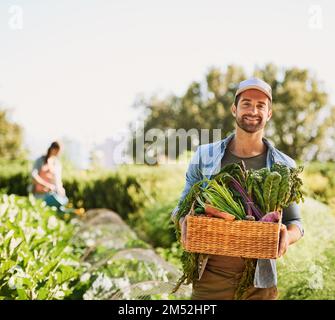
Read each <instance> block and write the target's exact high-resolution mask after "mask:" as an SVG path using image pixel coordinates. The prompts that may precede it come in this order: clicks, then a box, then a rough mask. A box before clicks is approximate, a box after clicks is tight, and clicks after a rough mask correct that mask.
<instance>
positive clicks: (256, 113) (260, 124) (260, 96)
mask: <svg viewBox="0 0 335 320" xmlns="http://www.w3.org/2000/svg"><path fill="white" fill-rule="evenodd" d="M232 112H233V115H234V114H235V119H236V123H237V125H238V126H239V127H240V128H241V129H243V130H244V131H246V132H249V133H254V132H257V131H259V130H262V129H263V128H264V127H265V125H266V122H267V120H268V119H270V118H271V116H272V110H271V108H270V100H269V98H268V97H267V96H266V95H265V94H264V93H263V92H261V91H259V90H256V89H250V90H246V91H244V92H242V93H241V96H240V100H239V102H238V105H237V106H235V105H233V107H232Z"/></svg>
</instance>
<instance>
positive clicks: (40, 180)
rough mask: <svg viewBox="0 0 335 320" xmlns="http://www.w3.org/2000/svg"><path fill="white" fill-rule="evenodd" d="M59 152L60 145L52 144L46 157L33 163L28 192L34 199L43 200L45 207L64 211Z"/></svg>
mask: <svg viewBox="0 0 335 320" xmlns="http://www.w3.org/2000/svg"><path fill="white" fill-rule="evenodd" d="M60 152H61V146H60V144H59V143H58V142H57V141H55V142H52V143H51V145H50V147H49V148H48V150H47V153H46V155H43V156H41V157H39V158H38V159H37V160H36V161H35V163H34V166H33V170H32V173H31V176H32V186H31V189H30V191H31V192H32V193H33V194H34V196H35V197H36V198H38V199H42V200H44V201H45V202H46V204H47V205H49V206H55V207H57V209H58V210H60V211H64V206H65V205H66V204H67V203H68V198H67V197H66V194H65V189H64V187H63V183H62V164H61V162H60V160H59V159H58V156H59V154H60Z"/></svg>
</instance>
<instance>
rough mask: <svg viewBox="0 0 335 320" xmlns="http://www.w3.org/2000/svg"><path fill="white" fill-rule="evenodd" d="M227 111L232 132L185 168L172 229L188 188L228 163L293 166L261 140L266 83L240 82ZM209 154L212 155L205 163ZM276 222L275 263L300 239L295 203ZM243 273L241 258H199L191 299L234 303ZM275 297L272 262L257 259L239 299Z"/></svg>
mask: <svg viewBox="0 0 335 320" xmlns="http://www.w3.org/2000/svg"><path fill="white" fill-rule="evenodd" d="M231 111H232V114H233V116H234V117H235V121H236V132H235V133H232V134H231V135H229V136H228V137H226V138H225V139H223V140H220V141H217V142H214V143H211V144H205V145H201V146H199V147H198V149H197V151H196V152H195V155H194V157H193V158H192V160H191V163H190V165H189V167H188V170H187V173H186V184H185V188H184V190H183V193H182V195H181V198H180V200H179V202H178V206H177V207H176V208H175V209H174V210H173V212H172V220H173V221H174V222H175V223H177V222H176V221H175V217H176V214H177V212H178V208H179V205H180V204H181V202H182V201H183V199H184V198H185V196H186V195H187V193H188V192H189V190H190V188H191V187H192V185H193V184H195V183H196V182H198V181H200V180H202V179H203V178H204V177H207V178H209V179H210V178H211V177H212V176H213V175H214V174H215V173H217V172H218V171H219V170H220V169H221V168H222V167H223V166H225V165H227V164H229V163H237V162H240V161H241V160H243V161H244V162H245V164H246V167H247V169H251V168H252V169H261V168H264V167H271V166H272V165H273V164H274V163H276V162H280V163H283V164H285V165H287V166H289V167H295V166H296V164H295V161H294V160H293V159H291V158H290V157H289V156H287V155H286V154H284V153H283V152H281V151H279V150H278V149H276V148H275V147H274V146H273V145H272V144H271V143H270V142H269V141H268V140H267V139H266V138H265V137H264V128H265V126H266V123H267V122H268V121H269V120H270V119H271V117H272V90H271V87H270V86H269V85H268V84H267V83H266V82H264V81H263V80H261V79H258V78H251V79H247V80H245V81H242V82H240V84H239V86H238V89H237V91H236V94H235V101H234V104H233V105H232V108H231ZM209 154H213V155H214V157H212V158H211V161H208V155H209ZM213 159H214V160H213ZM206 163H207V164H206ZM205 164H206V165H205ZM282 222H283V225H282V228H281V231H280V244H279V249H278V250H279V252H278V254H279V257H280V256H282V255H284V254H285V252H286V251H287V249H288V247H289V245H291V244H293V243H295V242H296V241H298V240H299V239H300V238H301V237H302V236H303V233H304V230H303V227H302V223H301V219H300V212H299V207H298V205H297V204H296V203H294V204H293V205H291V206H289V207H287V208H285V209H284V210H283V219H282ZM178 223H179V226H180V228H181V230H182V239H183V240H185V235H186V228H187V225H186V220H185V218H181V219H180V221H178ZM244 270H245V260H244V259H242V258H238V257H228V256H219V255H205V254H200V257H199V262H198V274H199V277H198V279H196V280H195V281H194V282H193V290H192V299H194V300H207V299H214V300H223V299H229V300H230V299H234V296H235V291H236V289H237V287H238V285H239V281H240V279H241V276H242V274H243V271H244ZM277 296H278V291H277V272H276V260H269V259H258V260H257V262H256V269H255V273H254V281H253V286H252V287H250V288H249V289H248V290H247V291H246V292H245V295H244V297H243V298H244V299H248V300H274V299H276V298H277Z"/></svg>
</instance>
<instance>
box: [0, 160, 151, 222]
mask: <svg viewBox="0 0 335 320" xmlns="http://www.w3.org/2000/svg"><path fill="white" fill-rule="evenodd" d="M0 165H1V170H0V191H1V192H2V193H6V194H16V195H19V196H27V194H28V186H29V184H30V168H31V165H30V164H29V163H26V162H25V163H5V162H4V161H1V162H0ZM63 184H64V188H65V190H66V194H67V196H68V198H69V200H70V203H72V204H73V206H74V207H84V208H85V209H92V208H108V209H111V210H114V211H116V212H117V213H118V214H120V216H121V217H122V218H127V217H128V214H129V213H132V212H136V211H137V210H139V209H140V208H141V207H143V206H144V204H145V201H146V196H145V195H144V193H143V191H142V188H141V185H140V183H139V182H138V180H137V178H136V177H135V176H134V175H125V174H124V175H120V174H118V173H114V172H109V173H106V172H101V173H95V172H91V173H87V172H86V173H84V174H82V173H80V172H74V173H72V174H68V175H67V176H66V177H65V178H64V179H63Z"/></svg>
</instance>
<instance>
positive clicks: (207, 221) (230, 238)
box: [181, 162, 303, 259]
mask: <svg viewBox="0 0 335 320" xmlns="http://www.w3.org/2000/svg"><path fill="white" fill-rule="evenodd" d="M301 171H302V167H298V168H289V167H287V166H285V165H282V164H279V163H276V164H274V165H273V166H272V167H271V168H262V169H260V170H253V169H251V170H246V168H245V165H244V163H243V162H240V163H237V164H229V165H227V166H225V167H224V168H222V170H221V171H220V172H219V173H218V174H217V175H215V176H214V177H213V178H212V179H211V180H209V179H205V180H204V181H201V182H199V183H197V184H196V185H194V186H193V187H192V189H191V191H190V193H189V194H188V196H187V197H186V199H185V200H184V202H183V204H182V207H181V215H187V217H186V219H187V233H186V241H185V242H184V243H183V246H184V249H185V251H187V252H192V253H205V254H215V255H225V256H237V257H243V258H257V259H275V258H277V254H278V245H279V230H280V224H281V219H282V210H283V208H285V207H287V206H289V205H290V204H291V203H293V202H299V201H300V200H301V199H303V198H302V191H301V186H302V181H301V179H300V178H299V173H300V172H301ZM204 182H206V183H205V187H203V185H204ZM183 213H184V214H183Z"/></svg>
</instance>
